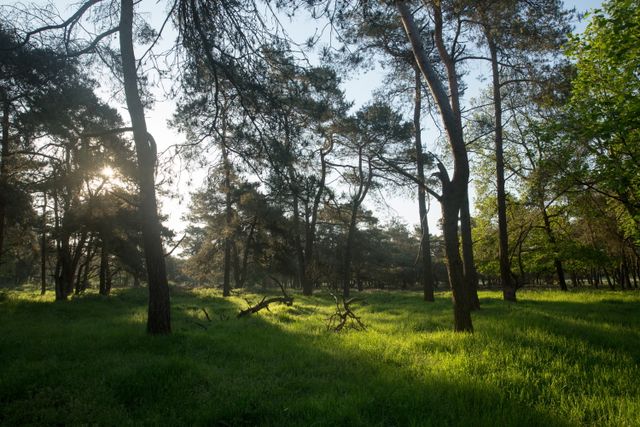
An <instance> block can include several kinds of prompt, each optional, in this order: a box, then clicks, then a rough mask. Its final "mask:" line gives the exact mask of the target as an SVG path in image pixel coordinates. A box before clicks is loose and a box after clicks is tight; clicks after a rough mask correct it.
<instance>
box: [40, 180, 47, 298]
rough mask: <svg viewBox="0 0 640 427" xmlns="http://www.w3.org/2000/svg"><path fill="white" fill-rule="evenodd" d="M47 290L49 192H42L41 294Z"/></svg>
mask: <svg viewBox="0 0 640 427" xmlns="http://www.w3.org/2000/svg"><path fill="white" fill-rule="evenodd" d="M46 292H47V193H46V192H43V193H42V236H41V238H40V295H44V294H45V293H46Z"/></svg>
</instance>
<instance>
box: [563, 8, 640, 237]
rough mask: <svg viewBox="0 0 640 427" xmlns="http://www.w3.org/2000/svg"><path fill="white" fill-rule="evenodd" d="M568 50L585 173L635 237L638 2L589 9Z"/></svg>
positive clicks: (639, 192) (638, 202)
mask: <svg viewBox="0 0 640 427" xmlns="http://www.w3.org/2000/svg"><path fill="white" fill-rule="evenodd" d="M568 52H569V55H570V56H572V57H573V58H574V59H576V61H577V76H576V78H575V79H574V81H573V93H572V98H571V103H570V109H571V112H572V114H573V115H574V121H573V126H574V134H575V136H576V139H578V141H580V142H581V143H582V145H583V146H584V147H585V148H587V150H588V154H589V156H590V160H591V163H586V164H585V169H586V172H587V173H588V175H587V177H588V179H589V178H590V179H591V180H592V181H593V182H594V184H595V185H597V186H599V187H600V188H601V189H602V190H604V191H606V192H608V193H610V194H611V196H612V197H613V198H616V199H617V200H618V201H620V202H621V203H622V204H623V205H624V206H625V208H626V209H627V210H628V212H629V215H630V216H631V220H632V221H633V223H634V224H635V227H633V229H632V230H628V231H629V232H630V234H631V235H634V236H635V237H636V238H640V234H639V231H638V230H639V229H640V174H639V173H638V170H640V98H639V95H640V78H639V76H638V70H639V69H640V4H639V3H638V2H637V1H635V0H611V1H608V2H605V3H604V4H603V8H602V9H601V10H600V9H598V10H595V11H594V12H592V14H591V21H590V23H589V25H588V26H587V29H586V30H585V32H584V33H583V34H582V35H580V36H575V37H574V38H573V40H572V41H571V43H570V45H569V50H568Z"/></svg>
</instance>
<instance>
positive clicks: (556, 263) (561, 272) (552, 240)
mask: <svg viewBox="0 0 640 427" xmlns="http://www.w3.org/2000/svg"><path fill="white" fill-rule="evenodd" d="M540 210H541V212H542V220H543V221H544V230H545V232H546V234H547V240H548V241H549V243H551V247H552V248H553V254H554V257H553V265H554V266H555V268H556V274H557V275H558V283H559V284H560V289H562V290H563V291H567V290H568V289H569V288H567V282H566V280H565V278H564V268H563V267H562V261H561V260H560V257H558V256H557V255H556V253H557V248H556V246H557V241H556V236H555V234H554V233H553V229H552V228H551V220H550V219H549V215H548V214H547V209H546V208H545V206H544V201H542V202H541V203H540Z"/></svg>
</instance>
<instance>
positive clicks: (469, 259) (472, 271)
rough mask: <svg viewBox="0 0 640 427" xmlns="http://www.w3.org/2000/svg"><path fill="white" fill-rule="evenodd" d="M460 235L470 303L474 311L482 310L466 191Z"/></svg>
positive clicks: (461, 210) (467, 193)
mask: <svg viewBox="0 0 640 427" xmlns="http://www.w3.org/2000/svg"><path fill="white" fill-rule="evenodd" d="M460 234H461V237H462V239H461V240H462V268H463V271H464V277H465V280H466V282H467V286H468V288H469V303H470V304H471V309H472V310H477V309H479V308H480V299H479V298H478V271H477V270H476V265H475V261H474V259H473V238H472V236H471V213H470V208H469V191H466V193H465V195H464V197H463V199H462V206H461V208H460Z"/></svg>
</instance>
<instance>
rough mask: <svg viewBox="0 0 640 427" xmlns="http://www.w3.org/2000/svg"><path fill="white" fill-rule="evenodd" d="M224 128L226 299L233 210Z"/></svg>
mask: <svg viewBox="0 0 640 427" xmlns="http://www.w3.org/2000/svg"><path fill="white" fill-rule="evenodd" d="M225 127H226V126H224V125H223V131H222V133H223V137H222V138H223V141H222V147H220V148H221V149H222V163H223V165H222V167H223V169H224V198H225V225H226V227H225V230H224V266H223V267H224V275H223V277H224V279H223V282H222V296H224V297H228V296H230V295H231V274H230V273H231V246H232V245H233V242H232V238H231V234H232V231H231V229H232V222H233V209H232V206H231V164H230V163H229V154H228V153H227V147H225V145H224V144H225V142H224V134H225V131H226V129H225Z"/></svg>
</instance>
